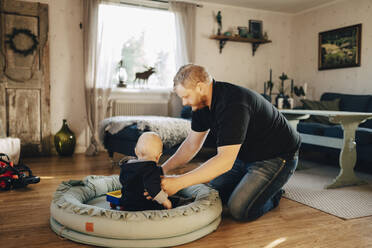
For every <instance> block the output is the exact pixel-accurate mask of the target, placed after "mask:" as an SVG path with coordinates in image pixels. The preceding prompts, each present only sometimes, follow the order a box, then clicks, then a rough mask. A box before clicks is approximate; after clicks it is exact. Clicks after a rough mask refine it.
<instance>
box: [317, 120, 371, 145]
mask: <svg viewBox="0 0 372 248" xmlns="http://www.w3.org/2000/svg"><path fill="white" fill-rule="evenodd" d="M324 136H327V137H333V138H343V137H344V131H343V129H342V128H341V125H337V126H333V127H328V128H326V129H325V130H324ZM355 140H356V143H357V144H358V145H369V144H372V129H369V128H362V127H359V128H358V129H357V131H356V134H355ZM371 151H372V150H371Z"/></svg>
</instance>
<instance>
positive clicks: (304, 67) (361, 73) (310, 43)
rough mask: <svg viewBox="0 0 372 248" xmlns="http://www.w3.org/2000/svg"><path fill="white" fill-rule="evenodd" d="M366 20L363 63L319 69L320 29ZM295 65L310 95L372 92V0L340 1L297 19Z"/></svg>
mask: <svg viewBox="0 0 372 248" xmlns="http://www.w3.org/2000/svg"><path fill="white" fill-rule="evenodd" d="M359 23H362V49H361V66H360V67H351V68H343V69H333V70H323V71H318V33H319V32H323V31H327V30H331V29H336V28H341V27H345V26H350V25H354V24H359ZM293 25H294V29H293V31H294V34H295V39H293V41H292V46H293V48H294V49H293V53H292V56H293V60H292V61H293V62H294V63H293V68H294V71H295V76H296V77H295V78H296V79H297V80H296V81H298V82H301V83H303V82H307V83H308V85H309V93H310V96H309V97H310V98H314V99H319V97H320V95H321V94H322V93H323V92H326V91H327V92H340V93H351V94H353V93H355V94H371V93H372V28H371V27H372V0H353V1H348V0H346V1H338V2H336V3H335V4H332V5H328V6H326V7H323V8H320V9H314V10H312V11H309V12H306V13H302V14H298V15H296V16H294V19H293Z"/></svg>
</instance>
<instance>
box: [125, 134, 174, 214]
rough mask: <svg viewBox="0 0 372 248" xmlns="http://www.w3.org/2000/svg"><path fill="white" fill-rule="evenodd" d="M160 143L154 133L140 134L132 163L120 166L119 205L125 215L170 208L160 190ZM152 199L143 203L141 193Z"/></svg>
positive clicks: (169, 202) (161, 172)
mask: <svg viewBox="0 0 372 248" xmlns="http://www.w3.org/2000/svg"><path fill="white" fill-rule="evenodd" d="M162 152H163V143H162V141H161V139H160V137H159V135H157V134H156V133H154V132H145V133H143V134H142V135H141V136H140V137H139V139H138V141H137V145H136V148H135V153H136V156H137V159H136V160H129V161H127V162H125V163H123V164H121V169H120V183H121V184H122V186H123V187H122V190H121V193H122V195H121V199H120V203H121V206H122V208H123V210H125V211H142V210H160V209H170V208H172V203H171V201H170V200H169V199H168V195H167V194H166V193H165V192H164V191H163V190H162V189H161V187H160V176H161V175H163V170H162V168H161V167H159V166H157V164H158V162H159V158H160V156H161V154H162ZM145 191H146V192H148V195H149V196H150V197H151V198H152V199H154V201H152V200H147V199H146V196H144V192H145Z"/></svg>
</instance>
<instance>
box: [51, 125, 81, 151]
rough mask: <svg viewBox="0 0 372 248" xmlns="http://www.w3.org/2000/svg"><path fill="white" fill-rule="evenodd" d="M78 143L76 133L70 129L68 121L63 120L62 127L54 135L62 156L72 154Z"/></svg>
mask: <svg viewBox="0 0 372 248" xmlns="http://www.w3.org/2000/svg"><path fill="white" fill-rule="evenodd" d="M75 144H76V137H75V134H74V133H73V132H72V131H71V130H70V128H69V127H68V125H67V121H66V120H63V124H62V128H61V129H60V130H59V131H58V133H56V135H55V136H54V145H55V146H56V150H57V152H58V154H59V155H61V156H71V155H72V154H73V153H74V150H75Z"/></svg>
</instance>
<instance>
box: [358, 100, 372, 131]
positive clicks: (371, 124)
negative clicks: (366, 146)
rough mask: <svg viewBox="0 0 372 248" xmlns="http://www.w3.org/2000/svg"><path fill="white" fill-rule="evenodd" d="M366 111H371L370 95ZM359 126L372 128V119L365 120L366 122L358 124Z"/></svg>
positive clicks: (371, 101)
mask: <svg viewBox="0 0 372 248" xmlns="http://www.w3.org/2000/svg"><path fill="white" fill-rule="evenodd" d="M366 112H369V113H372V97H371V100H370V101H369V102H368V106H367V110H366ZM359 126H360V127H366V128H372V119H369V120H367V121H366V122H364V123H362V124H360V125H359Z"/></svg>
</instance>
